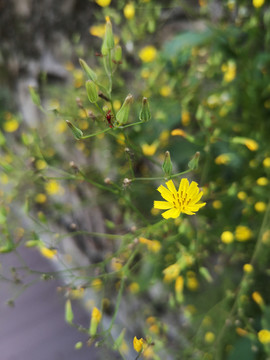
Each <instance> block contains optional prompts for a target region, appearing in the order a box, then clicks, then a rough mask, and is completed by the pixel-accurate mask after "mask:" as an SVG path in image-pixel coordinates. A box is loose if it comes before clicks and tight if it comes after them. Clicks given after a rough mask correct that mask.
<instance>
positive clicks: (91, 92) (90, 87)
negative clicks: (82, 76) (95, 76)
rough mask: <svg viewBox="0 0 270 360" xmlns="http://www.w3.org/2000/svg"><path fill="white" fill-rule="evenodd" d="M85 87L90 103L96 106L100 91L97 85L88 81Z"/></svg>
mask: <svg viewBox="0 0 270 360" xmlns="http://www.w3.org/2000/svg"><path fill="white" fill-rule="evenodd" d="M85 87H86V92H87V96H88V99H89V101H90V102H91V103H93V104H95V103H96V102H97V100H98V91H97V86H96V84H95V83H94V82H93V81H91V80H87V81H86V83H85Z"/></svg>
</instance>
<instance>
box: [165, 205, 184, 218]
mask: <svg viewBox="0 0 270 360" xmlns="http://www.w3.org/2000/svg"><path fill="white" fill-rule="evenodd" d="M180 213H181V211H180V209H175V208H172V209H170V210H167V211H165V212H164V213H162V214H161V215H162V216H163V217H164V219H169V218H173V219H175V218H177V217H178V216H179V215H180Z"/></svg>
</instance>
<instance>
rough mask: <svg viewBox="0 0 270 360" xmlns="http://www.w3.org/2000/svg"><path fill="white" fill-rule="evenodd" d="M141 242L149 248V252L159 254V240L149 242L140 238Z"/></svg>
mask: <svg viewBox="0 0 270 360" xmlns="http://www.w3.org/2000/svg"><path fill="white" fill-rule="evenodd" d="M139 242H140V243H141V244H145V245H146V246H147V248H148V250H149V251H151V252H153V253H158V252H159V250H160V249H161V243H160V241H158V240H149V239H146V238H144V237H140V238H139Z"/></svg>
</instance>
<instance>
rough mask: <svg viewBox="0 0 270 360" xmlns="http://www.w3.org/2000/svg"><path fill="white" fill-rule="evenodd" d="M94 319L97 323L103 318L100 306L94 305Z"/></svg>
mask: <svg viewBox="0 0 270 360" xmlns="http://www.w3.org/2000/svg"><path fill="white" fill-rule="evenodd" d="M91 318H92V320H93V321H95V322H96V323H97V324H99V323H100V320H101V319H102V314H101V312H100V311H99V309H98V308H96V307H94V308H93V310H92V316H91Z"/></svg>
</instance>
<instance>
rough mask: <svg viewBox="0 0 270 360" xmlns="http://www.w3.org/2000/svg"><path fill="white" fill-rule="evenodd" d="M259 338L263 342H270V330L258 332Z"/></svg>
mask: <svg viewBox="0 0 270 360" xmlns="http://www.w3.org/2000/svg"><path fill="white" fill-rule="evenodd" d="M258 339H259V342H260V343H262V344H269V343H270V331H269V330H266V329H263V330H260V331H259V332H258Z"/></svg>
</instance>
